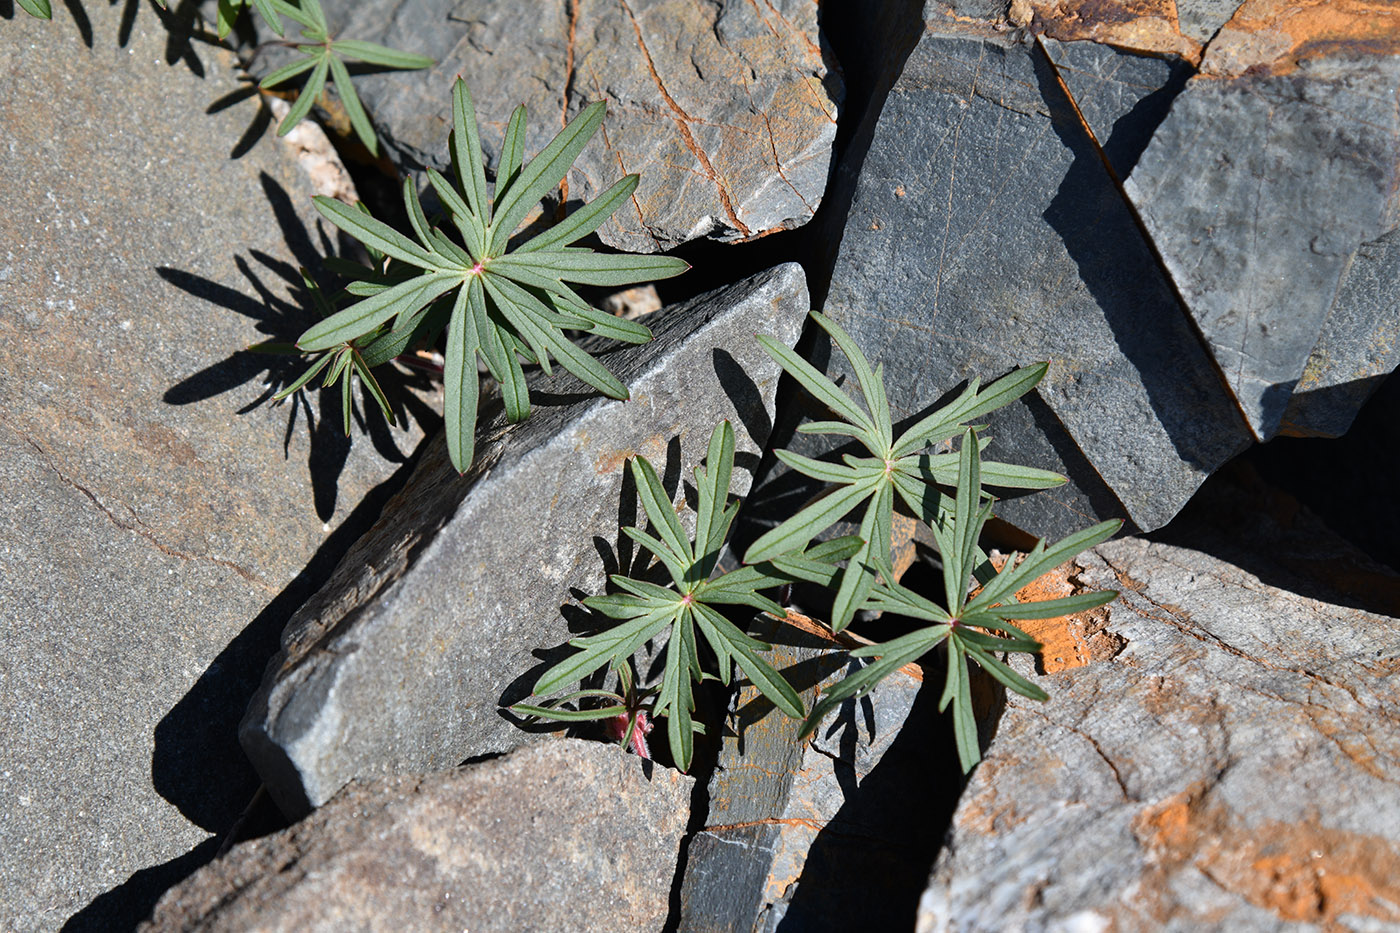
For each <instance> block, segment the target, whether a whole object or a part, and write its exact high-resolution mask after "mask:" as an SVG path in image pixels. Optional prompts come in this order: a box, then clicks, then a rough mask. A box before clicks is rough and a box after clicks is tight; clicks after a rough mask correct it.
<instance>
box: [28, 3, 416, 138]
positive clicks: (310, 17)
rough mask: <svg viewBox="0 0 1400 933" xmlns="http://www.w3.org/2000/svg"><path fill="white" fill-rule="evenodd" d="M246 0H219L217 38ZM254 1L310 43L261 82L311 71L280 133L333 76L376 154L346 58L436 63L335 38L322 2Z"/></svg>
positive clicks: (278, 27) (408, 66) (277, 27)
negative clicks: (293, 25) (299, 30)
mask: <svg viewBox="0 0 1400 933" xmlns="http://www.w3.org/2000/svg"><path fill="white" fill-rule="evenodd" d="M23 2H25V0H21V3H23ZM246 2H247V0H219V7H218V29H219V38H221V39H222V38H223V37H224V36H225V35H227V34H228V30H229V28H230V27H231V26H232V24H233V19H234V18H236V16H237V13H238V10H240V9H241V8H242V6H243V5H244V4H245V3H246ZM252 3H253V5H254V6H255V7H256V8H257V11H258V13H259V15H261V16H262V18H263V19H264V20H266V21H267V23H268V25H269V26H271V27H272V30H273V31H274V32H276V33H277V34H278V35H279V36H280V35H282V34H283V31H282V21H281V19H280V18H279V14H281V15H282V16H287V17H289V18H291V19H293V20H295V21H296V22H298V23H300V24H301V25H302V27H303V28H302V33H301V35H302V39H303V40H305V42H306V44H303V45H298V46H297V51H299V52H301V53H302V54H303V55H304V56H306V57H305V58H301V59H298V60H297V61H294V62H292V63H290V64H288V65H284V66H283V67H281V68H278V69H277V70H275V71H273V72H272V73H271V74H269V75H268V76H267V77H265V78H263V79H262V81H261V82H259V84H258V86H259V87H262V88H270V87H275V86H277V85H278V84H281V83H283V82H284V81H288V80H290V79H291V78H294V77H296V76H297V75H300V74H303V73H304V72H307V71H310V72H311V74H310V76H309V77H308V78H307V79H306V83H305V84H304V85H303V86H302V88H301V91H300V92H299V93H298V94H297V99H296V102H295V103H294V104H292V108H291V110H289V111H288V112H287V115H286V117H284V118H283V119H282V122H281V124H279V125H278V127H277V135H278V136H285V135H287V134H288V133H290V132H291V131H292V127H294V126H296V125H297V124H298V123H300V122H301V121H302V119H303V118H304V117H305V116H306V115H307V114H308V113H310V112H311V107H312V105H314V104H315V102H316V98H317V97H319V96H320V94H321V92H322V91H323V90H324V89H325V86H326V78H327V76H328V75H329V77H330V79H331V80H332V81H333V82H334V83H335V89H336V93H338V94H339V95H340V102H341V105H342V106H344V108H345V115H346V117H348V118H349V120H350V126H351V128H352V129H353V130H354V131H355V135H356V136H357V137H358V138H359V140H360V142H362V143H363V144H364V145H365V148H366V149H368V150H369V151H370V153H371V154H372V155H378V154H379V140H378V138H377V137H376V136H375V134H374V126H373V124H372V123H370V119H369V115H368V114H366V113H365V108H364V105H363V104H362V103H361V102H360V96H359V94H357V93H356V92H355V85H354V82H353V81H352V80H351V78H350V70H349V69H348V68H346V67H345V59H347V58H348V59H352V60H357V61H362V62H366V63H368V64H371V65H378V66H380V67H381V68H397V69H401V70H408V71H412V70H417V69H421V68H430V67H432V66H433V65H435V64H437V63H436V62H435V61H434V60H433V59H431V58H428V57H427V56H426V55H417V54H414V53H412V52H400V51H397V50H395V49H391V48H387V47H386V46H382V45H379V44H378V43H374V42H363V41H360V40H358V39H336V40H331V38H330V36H329V34H328V32H327V26H326V14H325V12H324V11H323V10H322V9H321V4H320V3H319V0H300V4H299V5H293V4H290V3H287V2H286V0H252Z"/></svg>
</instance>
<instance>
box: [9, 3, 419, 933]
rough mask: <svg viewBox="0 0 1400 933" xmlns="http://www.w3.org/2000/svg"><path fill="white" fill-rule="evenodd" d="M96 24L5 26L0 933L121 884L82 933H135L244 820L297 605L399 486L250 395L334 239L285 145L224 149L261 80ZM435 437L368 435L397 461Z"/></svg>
mask: <svg viewBox="0 0 1400 933" xmlns="http://www.w3.org/2000/svg"><path fill="white" fill-rule="evenodd" d="M72 9H74V10H76V7H75V8H72ZM83 11H85V13H84V15H83V16H82V17H78V18H77V19H76V20H75V18H74V17H75V16H76V12H73V13H70V12H65V9H64V7H63V6H62V5H57V6H56V7H55V20H54V21H53V22H44V21H40V20H36V19H33V18H31V17H30V16H28V15H27V14H25V13H23V12H21V11H18V10H16V11H15V13H14V16H13V18H12V19H8V21H6V22H5V23H4V24H3V26H0V32H3V39H0V151H3V152H4V153H5V156H4V158H3V159H0V392H3V395H4V398H5V402H4V405H3V410H0V489H3V494H0V540H3V544H0V644H3V645H4V648H3V650H0V695H3V696H4V702H3V703H0V745H2V746H3V748H4V754H3V757H4V762H3V765H0V877H3V878H4V879H5V883H4V891H3V893H0V928H3V929H5V930H14V931H30V930H41V929H43V930H51V929H55V928H57V927H58V926H61V925H63V923H64V921H65V919H66V918H68V917H69V916H70V915H71V914H73V912H74V911H77V910H79V909H80V908H83V907H84V906H85V905H89V902H92V901H93V899H94V898H96V897H97V896H98V895H100V894H102V893H103V892H104V891H108V890H109V889H114V888H116V887H117V886H119V885H122V886H124V889H123V890H122V891H121V892H119V893H118V894H116V895H114V897H112V898H103V899H102V900H101V901H99V902H97V903H93V904H92V905H91V907H90V908H89V909H87V910H84V911H83V922H84V923H86V924H88V928H92V929H121V928H123V927H124V926H126V927H129V926H130V925H131V924H133V923H135V922H136V921H137V920H139V919H140V918H139V915H138V916H130V915H128V914H126V913H124V912H123V911H125V910H127V909H129V908H130V907H131V904H132V903H133V902H136V901H139V899H140V898H141V897H143V896H146V894H145V893H143V892H149V891H150V890H151V889H150V888H149V887H146V885H149V884H150V883H151V880H152V876H155V878H156V880H155V883H156V884H159V881H158V878H159V877H160V876H161V875H162V872H146V871H144V870H145V869H148V868H158V867H160V866H163V865H165V864H166V863H171V864H172V865H174V866H175V870H177V871H178V870H179V865H181V864H188V858H190V857H193V858H199V857H200V856H199V855H195V856H190V855H189V853H190V852H191V850H193V849H195V847H196V846H198V845H200V844H202V843H204V842H205V841H206V840H209V839H210V838H211V835H210V834H211V833H220V832H223V831H225V830H227V829H228V827H229V825H230V824H231V823H232V822H233V820H234V819H235V818H236V816H237V815H238V813H239V811H240V810H241V809H242V808H243V807H244V805H245V804H246V803H247V802H248V799H249V797H251V796H252V794H253V792H254V790H255V789H256V787H257V778H256V775H255V774H254V773H253V772H252V769H251V768H249V767H248V765H247V762H246V761H245V759H244V758H243V755H242V754H241V752H240V751H239V750H238V746H237V742H236V740H235V727H236V723H237V716H238V715H239V713H240V712H241V709H242V707H243V705H244V703H245V702H246V700H247V697H248V696H250V695H251V694H252V692H253V689H254V688H255V687H256V685H257V677H258V674H259V673H260V671H261V667H262V665H263V664H264V663H265V661H266V658H267V652H270V651H271V650H272V648H273V646H275V638H276V635H275V632H276V630H277V628H278V627H280V626H281V625H282V624H283V623H284V622H285V619H286V617H287V614H288V613H290V611H291V608H293V607H292V606H284V605H283V604H284V603H285V602H286V600H285V599H281V600H279V596H280V594H283V593H284V592H287V591H288V587H289V586H292V585H293V584H294V581H296V580H297V579H298V577H299V575H302V574H303V572H304V571H306V568H307V565H308V562H310V561H312V559H313V557H314V556H315V555H316V554H318V552H319V553H322V554H325V553H334V551H335V549H336V548H339V547H343V545H342V544H340V543H339V541H340V539H341V538H343V537H344V535H337V534H336V532H337V531H338V530H339V528H340V527H341V526H342V522H343V520H345V518H346V517H347V515H348V514H349V513H350V509H351V508H353V507H354V506H355V505H356V504H357V503H359V502H360V501H361V500H362V499H363V498H364V497H365V496H366V494H367V493H369V492H370V491H372V490H373V489H374V488H375V487H376V486H377V485H378V484H380V483H382V482H383V481H384V480H386V479H387V478H388V477H389V476H390V475H391V473H392V472H393V470H394V469H395V464H393V463H390V462H386V461H385V459H384V457H383V455H381V454H380V453H377V452H376V450H375V446H374V445H372V444H370V443H369V442H368V441H369V438H363V437H357V438H356V439H355V441H354V443H353V446H352V445H351V442H349V441H347V440H346V439H345V438H344V437H343V436H340V437H337V431H338V430H339V428H338V425H339V421H340V416H339V409H338V402H337V403H335V407H334V408H332V407H323V405H322V403H320V402H317V401H316V400H315V398H314V397H313V399H312V402H311V405H310V407H307V406H305V405H297V406H293V405H286V406H282V407H269V406H265V405H263V406H259V405H258V404H257V401H258V399H259V398H263V399H264V400H265V398H266V395H267V394H268V393H266V392H265V391H264V389H265V387H264V385H263V379H264V375H263V374H264V372H265V370H266V369H267V366H268V365H269V362H270V361H271V362H272V363H273V364H274V366H276V367H277V368H276V369H275V372H277V373H279V374H283V375H285V374H287V373H289V372H291V367H293V366H295V363H294V361H292V360H291V359H290V358H288V360H287V368H282V367H281V366H280V361H278V360H275V359H274V358H271V357H252V356H248V355H245V354H242V353H241V352H240V351H241V350H242V349H243V348H244V347H246V346H247V345H248V344H250V343H253V342H256V341H258V340H262V339H265V338H267V337H269V336H272V335H273V334H274V333H275V334H276V335H277V336H279V337H280V338H281V339H289V338H291V337H293V336H295V334H296V333H297V332H299V331H300V330H301V329H303V328H304V327H306V326H307V325H308V324H309V323H310V322H311V319H312V317H311V314H310V312H309V311H304V310H302V307H301V304H300V298H299V297H297V295H296V294H295V293H294V292H292V290H291V287H292V281H294V280H295V281H296V288H297V290H298V291H299V290H300V282H299V280H296V271H295V270H296V265H297V264H298V263H305V264H307V265H311V264H314V262H315V261H316V258H317V255H316V249H315V248H314V246H313V245H312V244H313V243H314V242H315V241H316V240H317V239H318V237H319V234H318V233H317V230H318V227H317V222H316V221H315V220H314V219H313V218H314V216H315V215H314V212H313V211H312V210H311V209H310V208H311V204H310V197H311V193H312V190H311V189H312V186H311V184H310V182H309V181H308V179H307V178H306V177H305V175H304V174H303V172H302V170H301V169H300V168H299V167H298V164H297V161H296V160H295V158H294V157H293V154H292V153H291V152H289V151H288V150H286V149H285V148H284V147H283V146H282V145H281V144H280V143H279V142H278V141H277V140H275V139H274V138H273V136H272V135H271V134H270V133H267V134H255V135H254V136H253V137H252V138H251V140H250V142H251V143H253V145H252V147H251V149H250V151H248V152H247V153H246V154H245V155H243V157H242V158H240V159H237V160H231V159H230V158H229V151H230V149H232V148H234V146H235V144H237V143H238V141H239V139H240V137H242V136H244V134H245V133H246V132H247V131H248V129H249V127H250V126H252V125H256V115H257V104H256V102H254V101H245V102H242V103H238V104H235V105H233V106H230V107H228V108H227V109H223V110H221V111H219V112H218V113H212V114H211V113H208V112H207V111H208V109H209V107H210V105H211V104H212V103H213V102H214V101H215V100H216V99H218V98H220V97H223V96H225V95H228V94H232V93H234V92H236V91H238V90H239V89H240V88H241V87H243V86H244V85H243V84H242V83H240V81H239V80H238V77H237V74H238V73H237V71H236V62H235V61H234V60H233V58H232V56H230V55H227V54H225V53H222V52H219V51H217V50H214V49H211V48H210V47H209V46H207V45H202V44H199V43H193V44H191V43H190V42H189V41H188V40H187V39H184V38H182V36H181V32H180V29H179V25H178V23H177V24H175V27H176V28H175V30H174V31H173V32H172V31H170V30H168V29H167V28H166V26H165V25H164V24H163V23H162V20H161V19H160V18H159V16H158V15H157V13H156V12H155V11H154V9H153V8H149V7H140V8H138V7H136V6H130V7H127V8H126V9H125V11H124V10H123V8H122V7H121V6H116V7H110V6H109V5H107V4H105V3H102V4H84V5H83ZM126 13H130V14H132V15H133V16H134V19H133V20H131V21H130V22H129V23H126V24H125V25H124V24H123V22H122V20H123V16H124V15H126ZM128 31H129V39H123V36H125V35H127V33H128ZM123 42H125V44H123ZM245 409H246V410H245ZM307 411H312V412H314V414H315V415H316V419H317V422H318V428H317V430H315V431H314V432H313V431H308V430H307V424H306V420H305V419H304V418H302V417H301V415H302V414H303V413H305V412H307ZM294 414H295V417H293V416H294ZM289 420H291V422H292V430H290V431H288V426H289ZM333 425H334V427H333ZM420 436H421V432H420V431H418V429H417V428H416V427H414V428H413V430H412V431H410V432H408V433H406V434H400V435H398V436H397V437H395V438H391V437H389V435H388V434H387V432H384V433H383V434H382V435H381V436H380V437H379V440H381V441H383V442H385V450H386V451H387V452H388V453H389V454H391V455H394V456H397V457H399V458H400V459H403V458H405V457H406V456H407V453H408V452H409V451H411V450H412V448H413V446H414V445H415V444H416V443H417V439H418V438H419V437H420ZM284 445H285V446H284ZM395 445H397V446H398V449H399V450H401V451H403V453H402V454H394V448H395ZM318 512H319V513H320V514H318ZM313 572H314V571H313ZM297 585H299V584H297ZM294 588H295V587H293V589H294ZM255 620H257V622H256V623H255ZM250 623H253V624H250ZM264 641H265V642H266V644H263V642H264ZM201 851H202V850H201ZM176 859H180V860H181V861H180V862H176V861H175V860H176ZM168 871H169V869H165V870H164V872H165V873H164V876H165V877H168V876H169V875H168ZM134 874H135V875H137V877H135V878H133V877H132V876H133V875H134ZM128 880H130V881H131V884H130V885H127V884H126V883H127V882H128ZM155 890H156V891H158V890H159V888H158V887H157V888H156V889H155ZM150 896H151V897H152V899H153V898H154V895H153V894H151V895H150ZM148 907H149V903H146V904H144V905H141V906H140V907H139V909H140V910H141V911H142V912H144V911H145V910H146V909H148Z"/></svg>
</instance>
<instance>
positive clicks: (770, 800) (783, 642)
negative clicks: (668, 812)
mask: <svg viewBox="0 0 1400 933" xmlns="http://www.w3.org/2000/svg"><path fill="white" fill-rule="evenodd" d="M803 622H805V625H803V624H802V623H803ZM798 625H799V626H801V627H796V626H794V625H791V624H784V623H779V622H777V621H775V620H773V619H771V618H768V617H760V619H759V620H758V622H757V623H756V624H755V626H752V627H751V628H750V632H751V633H752V634H754V635H755V637H758V638H762V639H763V640H765V641H768V642H770V643H772V644H773V645H774V652H775V653H774V657H773V658H772V660H773V663H774V665H775V666H776V667H778V669H779V670H783V671H786V672H787V675H788V676H789V677H790V678H793V682H794V686H796V687H798V688H799V689H801V690H803V702H804V703H805V704H806V705H807V706H808V707H809V708H810V707H811V704H812V702H813V701H814V699H815V698H816V697H817V696H818V695H819V686H820V685H829V684H831V683H834V682H835V681H836V680H839V679H840V677H841V676H842V675H843V674H844V672H845V669H846V666H847V665H848V664H849V663H852V662H850V661H848V659H847V657H846V655H845V653H844V652H843V651H840V650H835V651H833V650H832V649H833V648H838V649H839V646H837V645H835V644H833V642H832V641H831V636H830V635H824V634H821V633H820V632H821V630H820V629H818V628H816V627H815V625H814V623H811V622H809V621H806V620H802V619H799V620H798ZM808 627H810V628H811V631H806V629H807V628H808ZM922 677H923V674H922V672H921V671H920V670H919V668H918V667H917V666H916V665H910V666H909V667H907V668H905V669H904V670H903V671H899V672H896V673H895V674H893V675H891V677H890V678H888V679H887V680H885V681H884V682H883V683H881V684H880V685H879V687H877V688H876V689H875V690H874V691H872V692H871V693H870V694H869V696H868V697H867V698H866V699H863V700H860V701H858V702H851V703H848V704H846V706H845V707H843V708H842V709H841V710H839V711H837V712H836V713H834V714H832V715H831V716H830V717H828V719H827V720H826V722H824V723H823V724H822V726H821V727H820V729H819V730H818V732H817V733H816V735H815V736H814V737H813V738H812V740H811V741H809V742H803V741H800V740H799V739H798V738H797V732H798V728H799V726H800V724H801V723H800V721H798V720H792V719H789V718H788V717H786V716H784V715H783V714H782V713H781V712H779V711H777V710H774V709H773V707H772V706H771V704H769V703H768V702H766V701H765V700H763V698H762V697H761V695H759V694H758V692H757V690H756V689H755V688H753V687H745V688H744V689H742V690H741V691H740V692H739V693H738V694H737V695H736V697H735V700H734V709H733V712H732V714H731V720H732V722H733V723H734V725H735V732H736V734H735V735H727V736H726V737H725V740H724V747H723V749H722V751H721V753H720V759H719V765H718V768H717V770H716V771H715V774H714V777H713V778H712V779H711V780H710V787H709V799H710V809H709V814H708V816H707V817H706V820H705V828H704V829H702V830H700V831H699V832H698V833H696V835H695V836H694V837H693V838H692V840H691V842H690V847H689V850H688V853H687V858H686V871H685V878H684V880H683V883H682V889H681V908H680V909H681V923H680V929H681V930H683V931H711V930H775V929H778V925H779V924H780V923H784V922H785V923H787V924H788V925H793V924H795V925H797V928H799V929H811V930H840V929H855V928H860V927H862V926H863V927H865V928H867V929H898V928H899V926H901V925H904V926H907V925H908V923H909V919H910V916H911V915H912V912H913V906H914V905H913V898H914V897H916V896H917V893H916V892H917V889H918V887H919V885H920V883H921V881H922V877H921V874H920V873H921V872H925V873H926V872H927V869H928V865H929V864H930V860H931V856H932V853H933V850H934V846H935V840H934V839H929V838H924V837H923V836H922V835H921V833H920V830H921V829H925V828H926V827H924V826H922V825H921V823H922V822H923V821H924V820H925V819H926V818H927V814H926V813H925V812H924V811H923V809H922V808H921V807H920V806H919V805H918V803H917V802H915V803H911V804H908V805H900V806H891V805H890V804H891V803H892V802H893V801H895V800H904V799H905V797H906V795H910V794H920V793H922V794H927V797H925V798H923V799H924V800H925V801H928V800H932V799H934V798H935V797H936V795H937V788H938V786H939V785H940V779H951V790H952V792H955V789H956V787H957V777H956V774H955V773H952V774H949V773H945V772H946V771H947V769H946V768H940V767H939V763H940V761H946V755H944V750H942V749H939V748H936V747H934V746H933V744H932V743H931V742H930V740H929V738H930V737H929V736H928V734H927V733H928V728H927V727H928V725H929V723H930V719H931V714H932V710H931V709H928V708H926V707H929V706H931V702H930V700H929V698H928V697H925V698H924V701H923V702H922V703H920V704H919V710H918V712H917V713H915V712H912V711H913V709H914V707H915V700H916V697H917V696H918V694H919V688H920V686H921V684H922ZM906 719H910V720H911V722H910V729H911V732H910V733H909V734H907V735H906V734H904V733H902V732H901V727H902V726H904V725H905V721H906ZM901 737H902V738H901ZM945 789H950V788H947V787H945ZM901 892H903V893H905V894H906V896H905V897H904V898H903V900H902V901H901V899H900V897H899V894H900V893H901ZM901 921H902V923H901ZM785 928H786V927H785Z"/></svg>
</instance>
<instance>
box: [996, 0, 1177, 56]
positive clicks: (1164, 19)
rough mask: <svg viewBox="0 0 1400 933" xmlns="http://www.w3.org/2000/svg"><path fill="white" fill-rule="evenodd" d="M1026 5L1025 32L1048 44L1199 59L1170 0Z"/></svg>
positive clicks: (1054, 0) (1034, 0)
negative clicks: (1081, 42)
mask: <svg viewBox="0 0 1400 933" xmlns="http://www.w3.org/2000/svg"><path fill="white" fill-rule="evenodd" d="M1027 5H1028V6H1029V7H1030V9H1031V10H1033V11H1034V14H1035V15H1034V19H1033V20H1032V22H1031V23H1030V25H1031V28H1032V29H1034V30H1035V32H1036V33H1038V34H1042V35H1046V36H1050V37H1051V38H1053V39H1059V40H1063V41H1069V40H1076V39H1086V40H1090V41H1093V42H1102V43H1104V44H1106V45H1112V46H1114V47H1116V48H1120V49H1130V50H1132V51H1136V52H1145V53H1149V54H1155V55H1177V56H1181V57H1183V58H1186V59H1189V60H1191V61H1199V59H1200V51H1201V45H1200V43H1199V42H1198V41H1196V40H1195V39H1193V38H1190V37H1189V36H1186V35H1183V34H1182V29H1181V24H1180V22H1179V19H1178V11H1177V4H1176V2H1175V0H1029V2H1028V3H1027ZM1012 6H1013V9H1014V7H1015V6H1016V4H1013V5H1012Z"/></svg>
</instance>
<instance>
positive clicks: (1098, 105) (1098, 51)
mask: <svg viewBox="0 0 1400 933" xmlns="http://www.w3.org/2000/svg"><path fill="white" fill-rule="evenodd" d="M1040 44H1041V47H1042V48H1043V49H1044V50H1045V54H1046V56H1047V57H1048V58H1049V59H1050V63H1051V64H1052V65H1054V67H1055V75H1056V77H1057V78H1059V80H1060V81H1061V82H1063V84H1064V87H1065V91H1066V92H1067V93H1068V94H1069V96H1070V98H1071V99H1073V101H1074V107H1075V109H1076V110H1077V111H1078V113H1079V116H1080V117H1081V118H1082V119H1083V121H1084V126H1085V128H1086V129H1087V130H1088V131H1089V133H1090V134H1092V136H1093V138H1094V140H1095V142H1097V143H1098V145H1099V148H1100V150H1101V151H1102V152H1103V157H1104V159H1105V160H1106V161H1107V162H1108V167H1109V170H1110V171H1111V172H1112V173H1113V176H1114V178H1115V180H1118V181H1120V182H1121V180H1122V179H1124V178H1127V177H1128V175H1129V174H1130V173H1131V172H1132V170H1133V166H1135V165H1136V164H1137V160H1138V159H1139V158H1140V157H1141V156H1142V151H1143V150H1144V149H1146V148H1147V144H1148V143H1149V142H1151V140H1152V134H1153V133H1154V132H1155V131H1156V129H1157V127H1158V126H1159V125H1160V124H1161V122H1162V120H1163V119H1164V118H1165V117H1166V115H1167V111H1168V110H1169V109H1170V108H1171V103H1172V100H1174V99H1175V98H1176V95H1177V94H1179V93H1181V89H1182V87H1183V86H1185V84H1186V81H1187V79H1188V78H1190V77H1191V75H1192V74H1194V73H1195V69H1193V68H1192V67H1191V66H1190V65H1189V64H1188V63H1187V62H1186V61H1185V60H1183V59H1181V58H1176V57H1172V56H1153V55H1137V54H1134V53H1132V52H1128V51H1124V50H1123V49H1118V48H1114V47H1113V46H1110V45H1104V44H1102V43H1099V42H1057V41H1055V40H1054V39H1050V38H1042V39H1041V40H1040Z"/></svg>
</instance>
